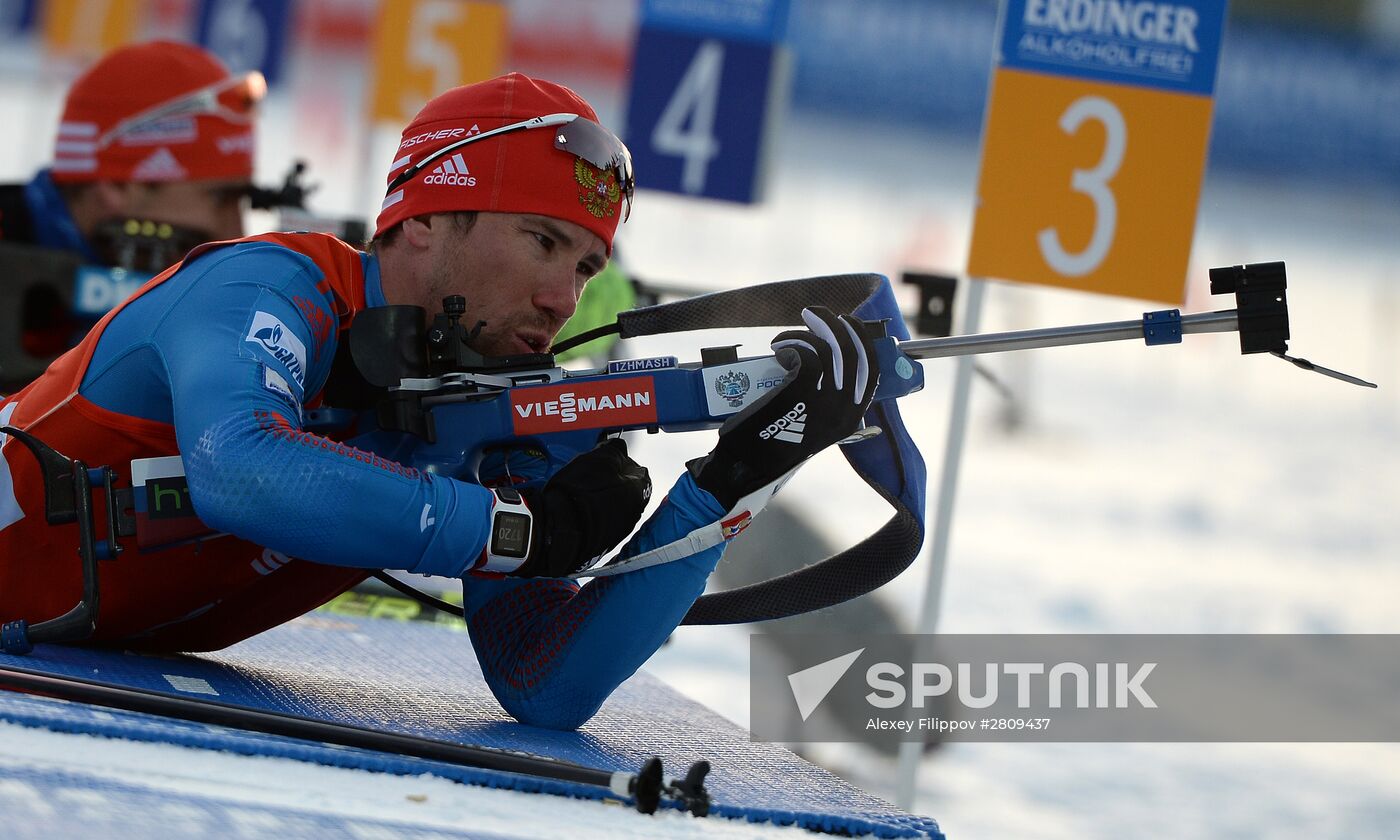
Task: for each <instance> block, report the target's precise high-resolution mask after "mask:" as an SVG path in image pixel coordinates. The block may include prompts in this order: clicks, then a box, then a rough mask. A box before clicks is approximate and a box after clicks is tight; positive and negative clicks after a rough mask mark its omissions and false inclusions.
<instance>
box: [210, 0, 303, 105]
mask: <svg viewBox="0 0 1400 840" xmlns="http://www.w3.org/2000/svg"><path fill="white" fill-rule="evenodd" d="M291 9H292V4H291V0H201V1H200V3H199V9H198V15H197V18H196V20H197V25H196V26H197V28H196V30H195V40H196V41H197V42H198V43H199V45H200V46H202V47H204V48H205V49H207V50H209V51H210V52H212V53H214V54H215V55H217V56H218V57H219V59H220V60H221V61H223V62H224V64H226V65H228V68H229V70H230V71H232V72H234V73H242V72H247V71H249V70H260V71H262V74H263V75H264V76H265V77H267V82H268V84H269V85H273V84H276V83H277V81H278V79H280V78H281V76H282V56H283V52H284V46H285V44H286V41H287V30H288V29H289V28H290V26H291Z"/></svg>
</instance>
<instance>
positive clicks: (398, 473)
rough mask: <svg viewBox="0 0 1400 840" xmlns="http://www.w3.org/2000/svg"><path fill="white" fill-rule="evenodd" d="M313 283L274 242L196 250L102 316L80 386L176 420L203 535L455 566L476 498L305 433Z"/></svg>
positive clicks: (320, 352)
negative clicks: (205, 529) (206, 530)
mask: <svg viewBox="0 0 1400 840" xmlns="http://www.w3.org/2000/svg"><path fill="white" fill-rule="evenodd" d="M322 280H323V275H322V272H321V270H320V269H319V268H318V267H317V265H316V264H315V263H314V262H313V261H312V260H310V259H309V258H307V257H305V256H303V255H301V254H299V253H297V252H294V251H291V250H289V249H286V248H283V247H280V246H278V245H275V244H273V243H267V242H248V243H240V244H237V245H233V246H228V247H223V248H218V249H215V250H213V251H211V252H209V253H207V254H204V255H201V256H199V257H197V258H196V259H194V260H193V261H191V262H190V263H188V264H186V265H185V266H184V267H183V268H182V269H181V270H180V271H179V272H178V273H177V274H176V275H175V276H174V277H172V278H170V279H169V280H167V281H165V282H164V283H162V284H161V285H159V286H157V287H156V288H154V289H152V290H150V291H149V292H147V293H146V294H144V295H142V296H141V297H139V298H137V299H136V300H134V301H132V302H131V303H130V304H129V305H128V306H127V307H126V309H125V310H123V311H122V312H120V313H118V315H117V316H116V317H114V318H113V320H112V322H111V323H110V324H109V325H108V327H107V330H106V332H105V333H104V334H103V337H102V339H101V340H100V341H99V343H98V347H97V350H96V353H95V354H94V357H93V360H92V363H91V365H90V366H89V368H88V374H87V376H86V377H85V378H84V381H83V384H82V387H81V393H82V394H83V396H84V397H86V398H87V399H89V400H91V401H92V402H94V403H96V404H97V405H99V406H101V407H103V408H106V409H109V410H112V411H116V412H118V413H121V414H125V415H129V416H135V417H143V418H146V419H150V420H154V421H157V422H163V423H170V424H173V425H174V427H175V435H176V438H177V440H178V443H179V449H180V453H181V456H182V458H183V460H184V467H185V474H186V479H187V480H188V482H189V491H190V498H191V500H192V501H193V502H194V505H195V508H196V510H198V511H199V515H200V518H201V519H203V520H204V522H205V524H207V525H209V526H210V527H212V528H215V529H218V530H220V531H226V532H228V533H231V534H234V535H237V536H239V537H242V538H244V539H247V540H250V541H253V542H255V543H258V544H259V545H263V546H266V547H268V548H272V549H275V550H277V551H280V552H282V553H284V554H287V555H289V556H292V557H300V558H302V559H305V560H311V561H314V562H318V563H328V564H332V565H340V566H354V567H360V568H373V569H404V570H407V571H412V572H418V573H422V574H433V575H449V576H457V575H460V574H462V572H463V570H464V569H465V568H467V567H468V566H470V565H471V563H472V562H473V561H475V560H476V558H477V557H478V555H479V554H480V553H481V551H482V548H483V546H484V545H485V543H486V535H487V531H488V528H489V516H490V510H491V495H490V493H489V492H487V491H486V490H484V489H482V488H481V487H478V486H476V485H474V484H468V483H465V482H460V481H455V480H452V479H449V478H444V477H441V476H435V475H429V474H425V473H421V472H419V471H418V470H415V469H412V468H409V467H405V466H403V465H401V464H398V463H395V462H393V461H388V460H386V459H383V458H380V457H378V456H375V455H371V454H369V453H366V452H362V451H359V450H356V449H354V448H352V447H349V446H346V445H344V444H340V443H337V442H335V441H332V440H330V439H328V438H325V437H322V436H320V435H316V434H312V433H310V432H307V431H304V430H303V417H302V412H303V404H304V403H305V401H306V400H307V399H308V396H309V395H314V394H315V393H317V392H318V391H319V390H320V389H321V387H322V386H323V385H324V383H325V380H326V378H327V377H328V376H329V373H330V367H331V361H332V358H333V357H334V355H335V344H336V326H337V322H336V316H335V311H336V310H335V307H334V306H333V305H332V301H331V299H330V293H329V292H328V291H322V290H323V289H326V288H327V287H326V286H325V285H324V284H323V283H322ZM318 287H319V288H318Z"/></svg>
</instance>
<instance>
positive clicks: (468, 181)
mask: <svg viewBox="0 0 1400 840" xmlns="http://www.w3.org/2000/svg"><path fill="white" fill-rule="evenodd" d="M423 183H425V184H447V185H449V186H454V187H474V186H476V176H475V175H473V174H471V173H470V172H468V171H467V162H466V161H465V160H462V155H461V154H455V155H453V156H452V157H450V158H448V159H447V160H445V161H443V162H442V163H440V164H438V165H437V168H436V169H434V170H433V171H432V172H430V173H428V174H427V175H426V176H424V178H423Z"/></svg>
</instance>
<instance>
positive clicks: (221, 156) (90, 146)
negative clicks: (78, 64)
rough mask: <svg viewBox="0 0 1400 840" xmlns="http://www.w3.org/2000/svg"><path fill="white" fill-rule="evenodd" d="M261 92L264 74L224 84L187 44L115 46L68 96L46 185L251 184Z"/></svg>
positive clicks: (218, 70) (216, 68) (217, 69)
mask: <svg viewBox="0 0 1400 840" xmlns="http://www.w3.org/2000/svg"><path fill="white" fill-rule="evenodd" d="M265 90H266V83H265V82H264V81H263V78H262V74H260V73H248V74H244V75H240V76H231V75H229V72H228V70H226V69H225V68H224V65H223V64H221V63H220V62H219V60H218V59H217V58H215V57H214V56H212V55H211V54H209V53H208V52H205V51H204V50H202V49H200V48H199V47H196V46H192V45H190V44H182V43H178V42H175V41H151V42H149V43H145V44H135V45H132V46H127V47H122V48H120V49H118V50H115V51H113V52H111V53H109V54H107V55H106V56H105V57H103V59H102V60H101V61H99V62H97V63H96V64H95V65H93V66H92V67H91V68H89V69H88V71H87V72H86V73H84V74H83V75H82V76H80V77H79V78H78V80H77V81H76V82H74V83H73V87H72V88H71V89H70V90H69V91H68V99H67V101H66V102H65V103H64V107H63V120H62V122H61V123H60V124H59V127H58V141H57V143H56V144H55V147H54V162H53V179H54V180H55V181H58V182H69V183H72V182H79V181H99V180H101V181H198V180H214V179H228V180H238V179H246V178H251V177H252V175H253V125H252V110H253V106H254V105H255V104H256V103H257V101H258V100H259V99H261V98H262V94H263V92H264V91H265Z"/></svg>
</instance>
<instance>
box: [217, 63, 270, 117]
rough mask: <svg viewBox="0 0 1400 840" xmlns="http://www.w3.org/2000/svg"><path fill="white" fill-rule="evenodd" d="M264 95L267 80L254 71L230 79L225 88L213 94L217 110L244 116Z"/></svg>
mask: <svg viewBox="0 0 1400 840" xmlns="http://www.w3.org/2000/svg"><path fill="white" fill-rule="evenodd" d="M266 95H267V79H265V78H263V74H261V73H259V72H258V71H256V70H254V71H253V72H251V73H246V74H244V75H242V76H238V77H235V78H233V79H230V80H229V83H228V85H227V86H226V87H222V88H219V89H218V90H217V91H216V93H215V96H216V98H217V102H218V107H219V108H222V109H225V110H228V111H232V112H233V113H235V114H244V115H246V114H249V113H251V112H252V110H253V108H254V107H256V106H257V104H258V103H259V102H261V101H262V98H263V97H264V96H266Z"/></svg>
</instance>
